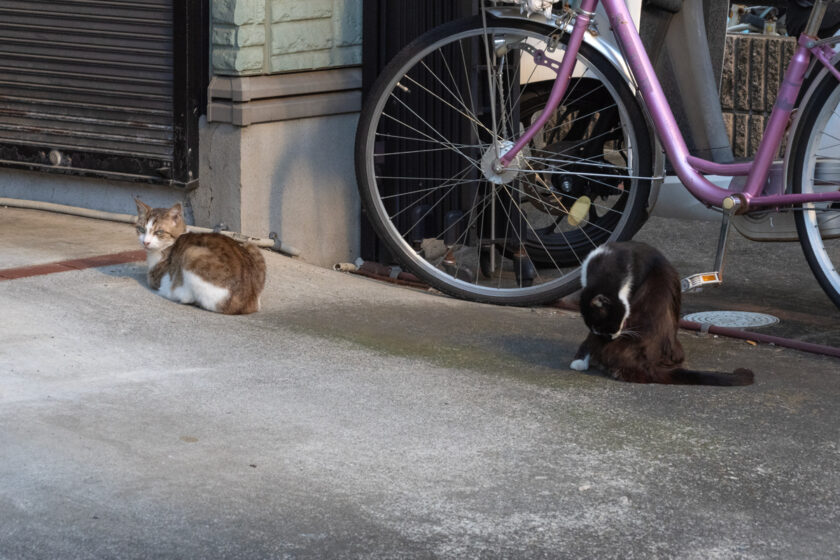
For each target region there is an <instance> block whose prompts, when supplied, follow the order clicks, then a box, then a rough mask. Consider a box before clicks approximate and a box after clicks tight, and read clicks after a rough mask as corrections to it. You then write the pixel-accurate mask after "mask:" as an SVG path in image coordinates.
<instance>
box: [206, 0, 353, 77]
mask: <svg viewBox="0 0 840 560" xmlns="http://www.w3.org/2000/svg"><path fill="white" fill-rule="evenodd" d="M212 5H213V8H212V19H213V21H212V28H213V29H212V43H213V45H212V50H213V54H212V61H213V73H214V74H215V75H224V76H253V75H259V74H271V73H275V72H290V71H302V70H317V69H322V68H331V67H338V66H351V65H358V64H361V62H362V0H307V1H302V0H213V2H212Z"/></svg>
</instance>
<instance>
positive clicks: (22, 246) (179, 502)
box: [0, 209, 840, 559]
mask: <svg viewBox="0 0 840 560" xmlns="http://www.w3.org/2000/svg"><path fill="white" fill-rule="evenodd" d="M10 224H14V226H11V225H10ZM27 224H29V225H27ZM12 227H13V228H14V235H13V232H12V231H10V229H12ZM27 227H31V228H33V231H24V232H22V231H21V229H25V228H27ZM701 227H706V226H700V225H697V224H693V225H692V224H691V223H689V224H688V225H686V224H675V223H672V222H670V221H668V220H653V221H652V222H651V223H650V224H649V226H647V227H646V229H645V231H643V232H642V238H647V239H648V240H653V241H656V240H659V241H660V243H659V245H660V246H662V247H663V248H664V249H665V250H666V252H667V253H669V256H671V257H672V258H673V259H674V261H675V263H677V265H678V267H680V268H684V267H688V266H700V264H702V263H700V264H698V263H695V262H694V261H695V260H702V261H705V259H707V258H708V259H711V258H712V257H713V255H711V254H709V255H707V254H706V249H705V248H704V247H705V246H697V245H695V242H694V241H692V240H690V239H689V235H690V234H691V233H692V232H694V231H695V230H696V228H701ZM713 227H716V226H713ZM83 232H87V233H83ZM674 232H677V233H676V234H675V233H674ZM87 235H90V239H89V240H87V241H86V239H88V238H87V237H86V236H87ZM97 243H104V244H105V245H106V246H107V249H108V250H109V251H116V250H131V249H135V248H136V245H135V243H136V240H135V239H134V234H133V230H132V229H131V228H130V227H129V226H126V225H120V224H110V223H106V222H93V221H91V220H86V219H83V218H71V217H66V216H61V217H58V216H56V215H52V214H42V213H35V212H31V211H22V210H11V209H5V210H4V209H0V268H5V267H7V266H20V262H21V259H23V260H26V258H25V257H26V255H31V258H32V259H34V260H40V261H41V262H46V261H48V260H51V259H52V260H58V259H56V258H55V257H56V255H59V254H63V255H65V258H71V257H75V256H79V255H78V252H79V251H87V252H93V253H95V254H101V253H102V252H105V251H104V249H105V248H106V247H105V246H102V247H100V246H98V245H97ZM738 243H739V242H736V247H737V248H736V250H735V253H737V254H740V253H741V251H742V249H740V247H741V246H740V245H739V244H738ZM57 244H58V245H61V247H59V248H56V245H57ZM712 247H713V243H712ZM791 247H792V248H791ZM794 249H795V250H797V251H798V247H796V246H787V247H784V248H783V249H782V251H783V253H782V257H781V258H788V257H784V255H785V253H784V251H787V250H791V251H793V250H794ZM712 251H713V248H712ZM762 251H764V249H763V248H762ZM12 255H15V261H14V264H11V265H10V264H7V263H10V262H12V259H11V256H12ZM21 255H23V257H21ZM764 255H765V253H758V256H757V257H752V258H753V259H754V260H757V261H761V262H756V263H753V264H754V267H756V268H757V269H758V270H759V272H757V273H755V274H757V275H758V276H746V277H745V274H746V273H741V272H740V270H741V269H740V268H739V267H741V266H744V267H745V268H744V270H756V268H753V269H750V268H749V267H747V266H746V264H747V263H746V262H745V261H741V262H742V264H735V263H734V262H732V263H730V265H729V268H728V273H729V274H730V275H731V278H732V289H729V288H728V287H724V288H721V289H719V290H713V291H709V292H704V293H703V294H699V295H697V296H690V297H689V298H687V300H686V307H687V308H697V309H700V308H704V309H705V308H713V307H714V306H725V307H727V308H731V307H733V306H735V305H742V306H746V307H751V308H756V309H762V310H763V311H764V312H772V313H777V314H784V313H787V316H785V317H783V321H782V323H781V324H780V326H778V327H773V328H776V329H780V330H779V331H777V332H778V333H783V334H787V335H790V336H798V337H800V338H802V339H808V340H811V341H815V342H822V343H830V342H832V341H833V340H836V338H835V337H836V336H837V319H838V318H840V313H838V311H837V310H836V309H834V308H829V307H828V305H827V304H826V302H827V301H828V300H827V298H825V296H823V295H822V293H821V292H819V288H818V287H817V288H816V289H815V290H814V289H812V288H813V287H814V286H815V285H816V283H815V282H813V281H812V280H811V279H810V277H809V275H808V274H807V273H806V272H805V271H801V270H798V271H797V272H796V273H797V274H799V276H796V277H793V278H790V277H788V278H787V280H783V279H778V280H777V279H775V278H774V279H773V281H772V282H771V281H770V280H769V279H766V278H765V279H764V280H762V277H761V276H760V270H762V268H761V267H762V266H767V267H771V263H770V261H772V259H770V258H768V257H766V256H764ZM792 255H793V253H791V256H790V257H789V258H790V259H793V258H794V257H793V256H792ZM266 259H267V261H268V269H269V280H268V286H267V288H266V292H265V294H264V297H263V310H262V311H261V312H259V313H257V314H255V315H250V316H246V317H225V316H219V315H216V314H212V313H209V312H205V311H202V310H200V309H197V308H193V307H187V306H181V305H177V304H174V303H171V302H168V301H166V300H164V299H162V298H160V297H158V296H156V295H155V294H153V293H151V292H150V291H149V290H148V289H147V288H146V287H145V279H144V265H143V264H142V263H137V264H128V265H120V266H109V267H103V268H98V269H89V270H84V271H78V272H66V273H59V274H51V275H46V276H38V277H31V278H24V279H18V280H11V281H2V282H0V313H2V319H3V320H2V321H0V405H1V406H0V558H2V559H19V558H20V559H28V558H45V559H47V558H49V559H54V558H63V559H76V558H79V559H81V558H121V559H123V558H458V559H461V558H574V559H577V558H598V559H601V558H616V559H618V558H621V559H631V558H644V559H647V558H681V559H682V558H687V559H729V558H733V559H734V558H738V559H752V558H755V559H764V558H779V559H790V558H797V559H799V558H814V559H824V558H840V529H838V527H840V500H839V499H838V498H840V470H838V464H840V429H838V426H840V407H838V403H840V383H838V375H840V367H838V361H837V360H836V359H831V358H826V357H821V356H817V355H813V354H804V353H800V352H797V351H793V350H787V349H783V348H778V347H772V346H763V345H759V346H753V345H750V344H747V343H745V342H743V341H734V340H731V339H724V338H715V337H711V336H707V337H698V336H696V335H693V334H689V333H685V334H683V335H681V336H682V338H681V340H682V341H683V343H684V345H685V347H686V351H687V353H688V356H689V362H690V365H691V366H694V367H698V368H708V369H721V370H731V369H733V368H735V367H750V368H752V369H754V370H755V372H756V383H755V385H753V386H750V387H745V388H709V387H672V386H644V385H630V384H623V383H618V382H614V381H610V380H608V379H606V378H604V377H601V376H598V375H595V374H582V373H578V372H574V371H572V370H570V369H568V363H569V362H570V359H571V356H572V354H573V353H574V350H575V348H576V347H577V344H578V343H579V342H580V340H581V339H582V338H583V336H584V334H585V329H584V326H583V324H582V321H581V320H580V318H579V317H578V316H577V315H575V314H574V313H570V312H566V311H560V310H556V309H550V308H538V309H514V308H499V307H493V306H488V305H478V304H471V303H467V302H462V301H456V300H453V299H450V298H446V297H442V296H438V295H434V294H430V293H425V292H423V291H419V290H414V289H406V288H399V287H394V286H391V285H386V284H382V283H379V282H376V281H373V280H368V279H365V278H360V277H357V276H351V275H347V274H342V273H338V272H334V271H331V270H326V269H321V268H316V267H313V266H310V265H307V264H305V263H301V262H298V261H295V260H292V259H289V258H286V257H283V256H280V255H277V254H273V253H272V254H269V253H266ZM803 262H804V259H803ZM703 268H705V267H703ZM795 269H796V267H795V266H793V265H792V264H789V265H788V266H787V267H785V271H786V273H790V272H791V271H794V270H795ZM694 271H697V270H694ZM756 278H757V279H758V280H756ZM765 280H766V281H765ZM809 281H811V282H813V285H814V286H811V285H809V284H808V282H809ZM756 282H759V283H761V282H763V283H764V284H767V290H770V292H771V295H772V294H775V295H778V296H780V297H778V298H767V296H766V295H762V296H761V299H759V298H758V296H755V298H754V299H749V297H750V295H749V293H750V292H749V290H748V288H750V287H751V286H753V287H754V285H755V283H756ZM785 282H794V283H792V284H786V283H785ZM785 286H788V289H787V291H786V292H784V293H781V292H780V290H782V289H783V288H784V287H785ZM765 292H766V290H765ZM765 292H762V293H765ZM727 294H729V295H727ZM745 298H746V299H745ZM765 300H766V301H765ZM771 301H772V302H779V301H781V302H782V305H780V306H777V307H773V306H772V305H770V303H768V302H771ZM810 309H813V310H814V312H815V313H816V314H815V315H811V314H810ZM794 311H796V313H798V315H796V314H794ZM809 317H816V318H809ZM785 329H786V330H785ZM767 332H771V331H767Z"/></svg>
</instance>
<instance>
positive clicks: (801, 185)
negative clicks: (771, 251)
mask: <svg viewBox="0 0 840 560" xmlns="http://www.w3.org/2000/svg"><path fill="white" fill-rule="evenodd" d="M813 87H814V88H815V89H814V91H813V93H812V94H811V96H810V97H809V98H808V100H807V102H806V105H805V106H804V107H802V108H801V111H802V116H801V117H800V119H799V122H798V124H797V128H796V130H795V132H794V134H793V135H792V140H791V142H793V144H792V146H794V150H793V153H792V156H793V161H792V181H791V184H792V186H793V192H794V193H813V192H827V191H837V190H840V188H838V184H840V167H838V164H837V163H836V161H840V160H838V159H837V158H840V146H838V140H837V138H838V137H840V136H838V134H840V116H838V111H840V82H838V81H837V79H836V78H835V77H834V76H833V75H832V74H826V75H825V77H824V78H822V79H821V80H820V81H819V82H818V83H816V84H814V86H813ZM828 130H831V132H827V131H828ZM794 218H795V222H796V231H797V234H798V235H799V243H800V245H801V246H802V251H803V253H804V254H805V259H806V260H807V261H808V266H809V267H810V268H811V272H812V273H813V274H814V277H815V278H816V279H817V282H819V284H820V286H821V287H822V289H823V291H824V292H825V294H826V295H827V296H828V297H829V299H830V300H831V301H832V302H833V303H834V305H836V306H837V307H840V203H836V202H835V203H809V204H802V205H799V207H797V209H796V210H795V216H794Z"/></svg>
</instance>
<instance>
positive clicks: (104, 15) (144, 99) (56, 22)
mask: <svg viewBox="0 0 840 560" xmlns="http://www.w3.org/2000/svg"><path fill="white" fill-rule="evenodd" d="M174 1H176V0H146V1H142V2H141V1H138V0H34V1H33V0H4V1H3V2H2V4H0V160H2V161H4V162H8V161H9V160H13V159H14V157H10V154H11V155H12V156H14V155H15V154H18V155H19V157H20V159H21V161H25V162H28V163H31V164H33V165H49V163H50V162H49V159H48V154H49V153H50V151H52V150H58V151H61V152H62V153H67V154H73V155H72V156H71V157H68V158H66V160H67V161H65V162H64V163H62V165H70V166H71V167H72V166H73V165H83V166H84V167H83V168H82V169H81V170H82V171H83V172H86V173H87V172H92V173H95V172H96V169H95V168H92V167H91V166H94V165H95V164H96V162H97V161H101V162H102V164H101V165H102V167H101V169H102V171H103V173H111V174H113V173H116V172H125V173H127V174H131V175H132V176H141V175H143V173H147V174H148V175H149V178H151V179H160V177H161V176H160V174H159V170H160V169H165V168H171V167H172V161H173V154H174V145H175V132H174V123H173V119H174V116H173V115H174V110H173V71H174V68H173V29H172V27H173V2H174ZM15 146H18V147H19V149H15ZM80 154H82V155H80ZM84 154H88V155H84ZM97 154H100V155H101V157H98V156H97ZM38 158H41V160H38ZM121 158H122V159H121ZM123 160H124V161H125V163H124V164H120V161H123ZM123 167H124V168H125V169H123ZM143 169H145V170H146V171H145V172H144V171H143Z"/></svg>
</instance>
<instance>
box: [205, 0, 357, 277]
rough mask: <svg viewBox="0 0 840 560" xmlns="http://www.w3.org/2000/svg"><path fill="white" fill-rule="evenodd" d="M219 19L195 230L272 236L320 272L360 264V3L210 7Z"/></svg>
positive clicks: (233, 2)
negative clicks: (356, 155) (356, 147)
mask: <svg viewBox="0 0 840 560" xmlns="http://www.w3.org/2000/svg"><path fill="white" fill-rule="evenodd" d="M211 15H212V24H211V25H212V29H211V42H212V46H211V53H210V54H211V56H210V59H211V61H212V62H211V65H212V74H213V76H212V80H211V84H210V89H209V92H208V98H209V103H208V113H207V119H206V120H204V121H203V122H202V124H201V128H200V138H201V142H200V144H201V145H200V158H201V169H200V175H199V177H200V179H199V183H200V186H199V187H198V188H197V189H196V190H195V191H193V192H192V193H190V196H189V202H190V205H191V207H192V209H193V214H194V216H195V220H196V223H197V224H199V225H206V226H214V225H217V224H219V223H224V224H225V225H227V226H228V227H230V228H231V229H234V230H238V231H242V232H243V233H246V234H250V235H254V236H259V237H265V236H267V235H268V234H269V233H270V232H275V233H277V234H278V236H279V237H280V239H281V241H282V242H283V243H285V244H287V245H291V246H294V247H296V248H298V249H300V251H301V254H300V258H301V259H303V260H306V261H308V262H312V263H315V264H319V265H323V266H330V265H332V264H335V263H336V262H341V261H347V260H352V259H353V258H354V257H355V256H357V255H358V252H359V229H360V225H359V220H360V210H359V204H360V203H359V197H358V194H357V191H356V181H355V171H354V166H353V142H354V135H355V128H356V122H357V120H358V112H359V110H360V109H361V92H360V88H361V71H360V69H359V65H360V64H361V55H362V52H361V45H362V0H308V1H301V0H212V10H211Z"/></svg>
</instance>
